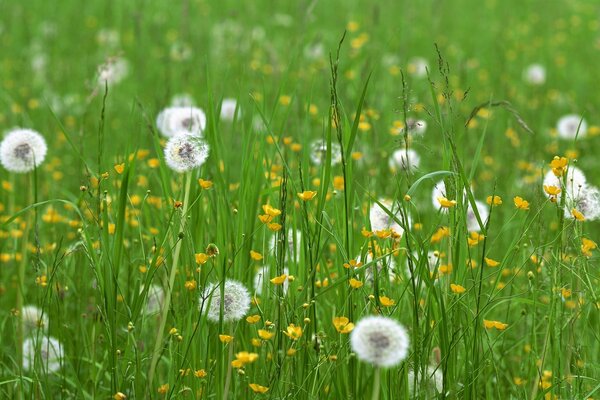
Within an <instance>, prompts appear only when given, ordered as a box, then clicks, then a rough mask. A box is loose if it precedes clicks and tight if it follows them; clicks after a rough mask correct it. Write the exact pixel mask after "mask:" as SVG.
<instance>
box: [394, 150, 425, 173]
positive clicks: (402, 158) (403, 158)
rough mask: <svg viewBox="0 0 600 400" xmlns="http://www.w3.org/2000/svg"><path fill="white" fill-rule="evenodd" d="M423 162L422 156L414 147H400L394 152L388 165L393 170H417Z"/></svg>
mask: <svg viewBox="0 0 600 400" xmlns="http://www.w3.org/2000/svg"><path fill="white" fill-rule="evenodd" d="M420 164H421V157H420V156H419V154H417V152H416V151H414V150H413V149H408V150H406V149H398V150H396V151H395V152H393V153H392V155H391V156H390V159H389V161H388V165H389V167H390V169H391V170H392V171H397V170H409V171H412V170H415V169H418V168H419V165H420Z"/></svg>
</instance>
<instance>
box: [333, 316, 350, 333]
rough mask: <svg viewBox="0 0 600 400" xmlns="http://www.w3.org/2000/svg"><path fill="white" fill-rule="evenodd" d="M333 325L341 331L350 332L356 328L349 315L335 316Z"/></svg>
mask: <svg viewBox="0 0 600 400" xmlns="http://www.w3.org/2000/svg"><path fill="white" fill-rule="evenodd" d="M333 326H335V330H336V331H338V332H339V333H350V332H352V329H354V324H353V323H352V322H350V320H349V319H348V318H347V317H335V318H334V319H333Z"/></svg>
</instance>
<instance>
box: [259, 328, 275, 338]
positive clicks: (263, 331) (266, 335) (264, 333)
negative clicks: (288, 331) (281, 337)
mask: <svg viewBox="0 0 600 400" xmlns="http://www.w3.org/2000/svg"><path fill="white" fill-rule="evenodd" d="M273 336H275V334H274V333H273V332H269V331H267V330H266V329H259V330H258V337H259V338H261V339H262V340H269V339H271V338H272V337H273Z"/></svg>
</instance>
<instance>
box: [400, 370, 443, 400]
mask: <svg viewBox="0 0 600 400" xmlns="http://www.w3.org/2000/svg"><path fill="white" fill-rule="evenodd" d="M414 384H415V372H414V371H413V370H412V369H411V370H410V371H408V390H409V392H410V394H412V395H413V396H418V398H421V396H425V398H428V399H431V398H435V397H436V395H437V394H438V393H441V392H442V391H443V390H444V374H443V373H442V370H441V369H439V368H435V367H432V366H428V367H427V369H426V370H425V373H424V374H423V373H422V372H421V370H420V369H418V370H417V388H416V390H415V387H414Z"/></svg>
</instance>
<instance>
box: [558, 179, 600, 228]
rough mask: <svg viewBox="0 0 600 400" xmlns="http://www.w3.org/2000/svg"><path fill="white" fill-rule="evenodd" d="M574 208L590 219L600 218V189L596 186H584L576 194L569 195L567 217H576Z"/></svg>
mask: <svg viewBox="0 0 600 400" xmlns="http://www.w3.org/2000/svg"><path fill="white" fill-rule="evenodd" d="M573 208H575V209H576V210H577V211H579V212H580V213H582V214H583V216H584V217H585V219H586V220H588V221H595V220H597V219H600V190H599V189H598V188H597V187H595V186H587V185H586V186H584V187H582V188H581V189H580V190H579V191H578V192H577V193H576V195H575V196H573V197H567V201H566V207H565V217H567V218H571V219H572V218H574V216H573V213H572V210H573Z"/></svg>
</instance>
